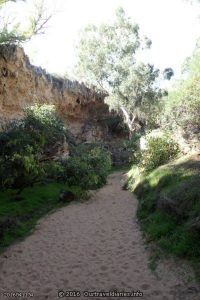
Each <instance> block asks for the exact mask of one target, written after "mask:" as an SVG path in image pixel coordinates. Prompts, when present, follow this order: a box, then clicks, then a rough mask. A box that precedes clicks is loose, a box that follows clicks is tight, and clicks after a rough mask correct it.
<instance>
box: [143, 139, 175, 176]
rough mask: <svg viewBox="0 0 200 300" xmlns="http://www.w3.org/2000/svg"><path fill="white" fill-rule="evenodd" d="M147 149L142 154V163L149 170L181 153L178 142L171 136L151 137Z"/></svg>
mask: <svg viewBox="0 0 200 300" xmlns="http://www.w3.org/2000/svg"><path fill="white" fill-rule="evenodd" d="M147 143H148V145H147V149H146V150H144V151H143V152H142V154H141V160H140V165H141V167H143V168H144V169H145V171H147V172H149V171H152V170H153V169H155V168H157V167H159V166H161V165H163V164H165V163H167V162H169V161H170V160H171V159H173V158H175V157H176V156H177V155H178V153H179V147H178V144H177V143H175V142H174V141H173V140H172V139H171V138H169V137H167V136H164V137H150V138H149V139H148V141H147Z"/></svg>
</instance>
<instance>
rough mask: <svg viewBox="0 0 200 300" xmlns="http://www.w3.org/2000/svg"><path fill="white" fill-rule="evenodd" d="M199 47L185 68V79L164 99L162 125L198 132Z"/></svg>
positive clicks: (199, 93) (199, 109) (199, 99)
mask: <svg viewBox="0 0 200 300" xmlns="http://www.w3.org/2000/svg"><path fill="white" fill-rule="evenodd" d="M199 82H200V45H198V43H197V46H196V49H195V51H194V54H193V57H192V58H191V59H190V62H189V64H188V67H187V78H186V79H185V80H182V81H180V82H179V83H178V85H177V86H176V89H174V90H173V91H171V92H170V93H169V95H168V97H166V98H165V101H164V108H163V112H162V115H163V117H162V123H163V125H164V124H170V126H171V127H172V128H174V127H181V128H183V129H184V130H190V129H192V130H199V129H200V126H199V111H200V85H199Z"/></svg>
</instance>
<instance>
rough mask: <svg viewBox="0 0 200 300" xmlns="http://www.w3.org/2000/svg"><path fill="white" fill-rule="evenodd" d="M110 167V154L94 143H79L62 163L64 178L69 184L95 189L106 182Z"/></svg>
mask: <svg viewBox="0 0 200 300" xmlns="http://www.w3.org/2000/svg"><path fill="white" fill-rule="evenodd" d="M110 168H111V155H110V153H109V152H108V151H107V150H104V149H101V148H99V147H97V146H96V145H92V144H89V145H84V144H83V145H79V146H77V147H76V148H75V149H74V153H73V155H72V157H70V158H69V159H68V160H67V161H66V162H65V163H64V174H65V175H64V179H65V180H66V181H67V182H68V184H70V185H80V186H81V187H82V188H83V189H86V190H87V189H95V188H97V187H100V186H101V185H102V184H104V183H105V182H106V177H107V175H108V173H109V170H110Z"/></svg>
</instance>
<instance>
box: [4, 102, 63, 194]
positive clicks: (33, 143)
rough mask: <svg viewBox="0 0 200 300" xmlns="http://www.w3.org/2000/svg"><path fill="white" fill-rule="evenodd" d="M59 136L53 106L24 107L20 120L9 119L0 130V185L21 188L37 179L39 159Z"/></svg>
mask: <svg viewBox="0 0 200 300" xmlns="http://www.w3.org/2000/svg"><path fill="white" fill-rule="evenodd" d="M63 135H64V128H63V124H62V122H61V121H60V119H59V118H58V117H57V116H56V113H55V109H54V107H53V106H51V105H50V106H49V105H42V106H39V105H36V106H32V107H30V108H27V109H26V110H25V117H24V119H23V120H20V121H15V122H11V123H10V124H8V125H7V126H6V128H5V130H4V131H3V132H1V133H0V178H1V181H0V187H1V188H15V189H19V190H21V189H22V188H24V187H26V186H29V185H32V184H34V183H35V182H37V181H39V180H41V178H43V177H44V176H45V169H44V163H43V160H44V159H45V158H46V157H47V153H48V151H49V149H51V147H52V148H53V147H54V146H55V143H56V141H58V140H59V139H61V138H62V139H63Z"/></svg>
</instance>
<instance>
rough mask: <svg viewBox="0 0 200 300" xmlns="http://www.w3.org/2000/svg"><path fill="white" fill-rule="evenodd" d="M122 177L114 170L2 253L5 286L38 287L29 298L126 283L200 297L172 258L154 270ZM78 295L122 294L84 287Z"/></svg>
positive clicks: (0, 276) (162, 296) (157, 293)
mask: <svg viewBox="0 0 200 300" xmlns="http://www.w3.org/2000/svg"><path fill="white" fill-rule="evenodd" d="M121 179H122V174H121V173H115V174H113V175H111V176H109V180H108V184H107V185H106V186H105V187H103V188H102V189H100V190H99V191H98V192H97V193H96V195H95V196H94V197H93V198H92V199H90V200H89V201H87V202H84V203H71V204H70V205H69V206H67V207H65V208H62V209H60V210H59V211H57V212H55V213H53V214H51V215H49V216H47V217H46V218H44V219H43V220H41V222H40V224H39V226H38V229H37V230H36V231H35V233H34V234H33V235H31V236H29V237H28V238H26V239H25V240H24V241H23V242H20V243H17V244H16V245H14V246H12V247H10V248H9V249H8V250H7V251H6V252H5V253H4V254H3V255H1V257H0V292H5V291H7V292H11V291H26V292H31V293H34V296H33V297H32V298H29V299H52V300H54V299H58V290H60V289H63V290H78V291H81V292H83V291H85V290H90V291H91V290H93V291H94V290H95V291H100V290H102V289H103V290H104V291H109V290H111V289H117V290H122V289H124V290H125V291H131V290H134V291H138V290H140V291H141V292H143V293H144V296H143V297H142V298H140V299H148V300H149V299H150V300H154V299H155V300H156V299H159V300H167V299H168V300H172V299H174V300H177V299H184V300H189V299H192V300H194V299H200V294H199V293H198V291H197V290H196V289H197V285H196V284H195V282H194V280H193V279H192V280H191V282H190V283H186V282H185V281H184V279H183V277H184V276H183V273H184V270H182V269H180V268H178V269H176V268H175V269H174V266H173V263H172V264H170V262H167V263H165V264H164V263H163V266H161V267H160V270H159V278H157V277H156V276H155V274H154V273H152V272H151V271H150V270H149V268H148V256H149V254H148V251H147V250H146V249H145V246H144V243H143V241H142V237H141V233H140V230H139V227H138V225H137V222H136V219H135V212H136V207H137V201H136V199H134V198H133V195H132V194H131V193H129V192H128V191H123V190H122V189H121V185H122V182H121ZM182 271H183V272H182ZM181 272H182V273H181ZM13 298H14V299H22V298H20V297H13ZM1 299H7V298H6V297H3V296H2V295H1ZM65 299H74V298H65ZM79 299H122V298H117V297H112V298H109V297H104V298H100V297H94V298H88V297H84V296H83V293H82V296H81V297H80V298H79ZM123 299H128V298H123ZM129 299H136V298H133V297H132V298H129Z"/></svg>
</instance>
